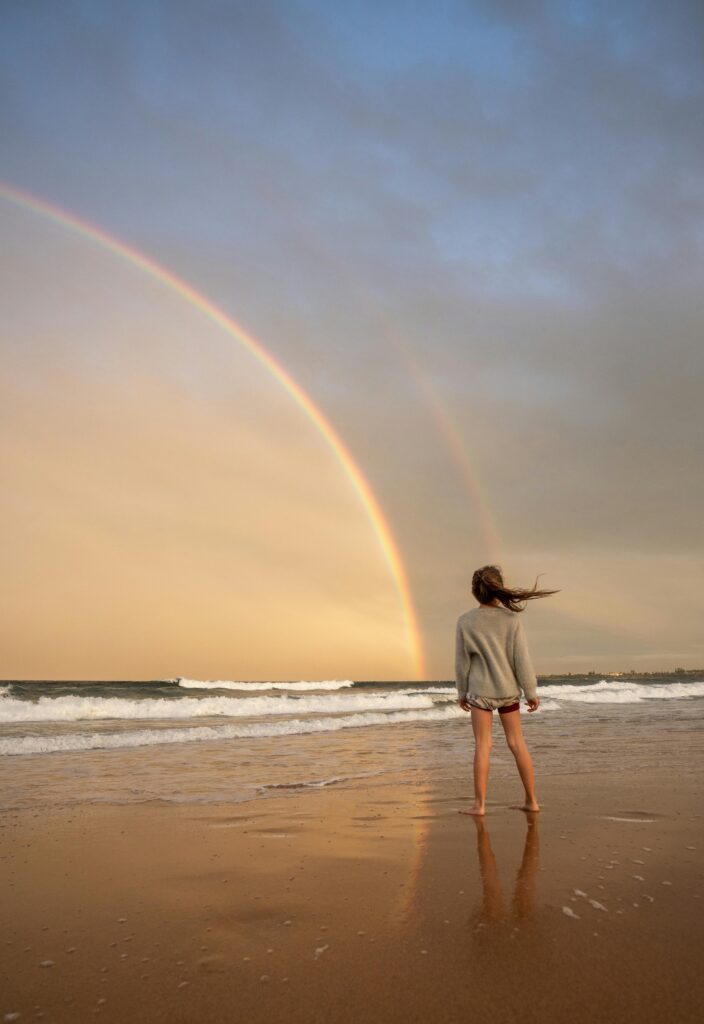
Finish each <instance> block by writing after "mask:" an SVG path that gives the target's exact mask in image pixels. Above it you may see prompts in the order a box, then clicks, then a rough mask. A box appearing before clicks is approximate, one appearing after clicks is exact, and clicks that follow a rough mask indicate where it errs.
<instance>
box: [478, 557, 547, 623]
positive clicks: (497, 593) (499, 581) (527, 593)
mask: <svg viewBox="0 0 704 1024" xmlns="http://www.w3.org/2000/svg"><path fill="white" fill-rule="evenodd" d="M542 575H543V574H542V573H538V576H542ZM538 576H536V577H535V584H534V585H533V589H532V590H523V589H522V588H520V587H507V586H505V585H504V577H503V574H502V572H501V567H500V566H498V565H483V566H482V567H481V569H476V570H475V572H474V575H473V576H472V593H473V594H474V596H475V597H476V599H477V601H479V602H481V604H491V602H492V601H495V600H497V599H498V600H499V601H500V602H501V604H502V605H504V607H505V608H510V609H511V611H512V612H522V611H524V610H525V607H526V606H525V604H524V605H523V606H522V607H521V604H520V602H522V601H532V600H533V599H534V598H536V597H549V596H550V594H559V593H560V591H559V590H538Z"/></svg>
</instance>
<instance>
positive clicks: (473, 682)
mask: <svg viewBox="0 0 704 1024" xmlns="http://www.w3.org/2000/svg"><path fill="white" fill-rule="evenodd" d="M536 583H537V580H536ZM556 593H558V591H556V590H538V589H537V587H535V586H534V587H533V589H532V590H522V589H519V588H513V589H511V588H509V587H506V586H505V585H504V580H503V576H502V573H501V569H500V568H499V566H497V565H485V566H483V567H482V568H481V569H477V570H476V572H475V573H474V575H473V576H472V594H473V595H474V597H475V598H476V599H477V601H478V602H479V607H478V608H472V609H470V610H469V611H467V612H464V614H463V615H460V617H459V619H458V620H457V630H456V641H455V676H456V682H457V694H458V703H459V706H460V707H461V708H462V710H463V711H471V714H472V731H473V733H474V742H475V747H474V803H473V805H472V807H471V808H470V809H469V811H461V812H460V813H462V814H475V815H483V814H484V813H485V810H486V790H487V783H488V779H489V755H490V752H491V726H492V717H493V712H494V711H498V712H499V718H500V720H501V724H502V726H503V729H504V734H505V736H506V742H507V744H508V747H509V749H510V751H511V753H512V754H513V756H514V758H515V759H516V767H517V768H518V772H519V775H520V776H521V781H522V782H523V788H524V790H525V801H524V803H523V804H522V805H521V807H520V809H521V810H523V811H539V810H540V805H539V804H538V800H537V797H536V795H535V778H534V772H533V761H532V759H531V756H530V753H529V751H528V747H527V746H526V741H525V739H524V737H523V731H522V729H521V719H520V714H519V712H520V699H521V693H522V694H523V695H524V696H525V698H526V701H527V703H528V711H529V712H532V711H537V709H538V707H539V705H540V698H539V697H538V692H537V679H536V677H535V672H534V670H533V665H532V663H531V658H530V653H529V651H528V642H527V640H526V636H525V633H524V632H523V623H522V622H521V620H520V618H519V612H521V611H523V608H521V607H520V602H521V601H530V600H532V599H534V598H538V597H548V596H549V595H550V594H556ZM524 607H525V606H524Z"/></svg>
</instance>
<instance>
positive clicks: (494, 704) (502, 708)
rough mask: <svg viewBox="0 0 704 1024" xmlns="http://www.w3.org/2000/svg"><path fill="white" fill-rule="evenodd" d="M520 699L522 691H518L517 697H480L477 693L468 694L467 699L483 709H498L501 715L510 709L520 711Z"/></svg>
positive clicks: (473, 705)
mask: <svg viewBox="0 0 704 1024" xmlns="http://www.w3.org/2000/svg"><path fill="white" fill-rule="evenodd" d="M520 700H521V695H520V693H517V694H516V696H515V697H480V696H479V695H478V694H475V693H468V694H467V701H468V702H469V704H471V705H472V707H473V708H481V709H482V711H498V712H499V714H500V715H505V714H507V712H509V711H519V710H520V707H521V705H520Z"/></svg>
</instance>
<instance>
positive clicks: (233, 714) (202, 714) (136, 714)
mask: <svg viewBox="0 0 704 1024" xmlns="http://www.w3.org/2000/svg"><path fill="white" fill-rule="evenodd" d="M433 705H434V702H433V699H432V697H429V696H426V695H424V694H416V695H415V696H411V695H408V696H403V695H401V694H396V693H393V692H391V693H368V694H364V693H349V694H336V693H333V694H331V695H329V696H305V697H289V696H287V695H285V694H282V695H280V696H277V697H242V698H239V699H238V698H237V697H202V698H196V697H190V698H189V697H181V698H175V699H173V698H169V697H166V698H144V699H142V700H130V699H129V698H128V697H78V696H66V697H40V698H39V700H38V701H29V700H16V699H15V698H12V697H4V698H2V699H1V700H0V724H3V723H5V724H7V723H11V722H80V721H90V720H93V721H96V720H100V719H162V720H163V719H166V720H168V719H179V720H182V719H188V718H210V717H212V716H224V717H226V718H242V717H247V718H251V717H259V716H268V715H297V714H316V713H322V714H330V713H335V712H341V711H342V712H344V711H348V712H354V711H375V710H378V711H385V710H390V711H391V710H393V711H399V710H405V709H411V708H432V707H433Z"/></svg>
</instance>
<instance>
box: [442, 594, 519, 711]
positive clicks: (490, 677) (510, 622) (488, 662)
mask: <svg viewBox="0 0 704 1024" xmlns="http://www.w3.org/2000/svg"><path fill="white" fill-rule="evenodd" d="M455 679H456V682H457V694H458V696H459V697H464V696H465V695H466V694H467V693H472V694H476V695H477V696H481V697H513V696H514V695H515V696H516V697H519V696H520V692H519V691H523V693H524V694H525V697H526V699H531V698H533V697H535V696H537V686H538V681H537V679H536V677H535V672H534V671H533V665H532V663H531V658H530V653H529V651H528V641H527V640H526V635H525V633H524V631H523V623H522V622H521V613H520V612H512V611H511V610H510V609H509V608H504V606H503V605H497V606H486V605H480V606H479V607H478V608H472V609H471V610H470V611H468V612H464V614H462V615H460V617H459V619H458V620H457V632H456V643H455Z"/></svg>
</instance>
